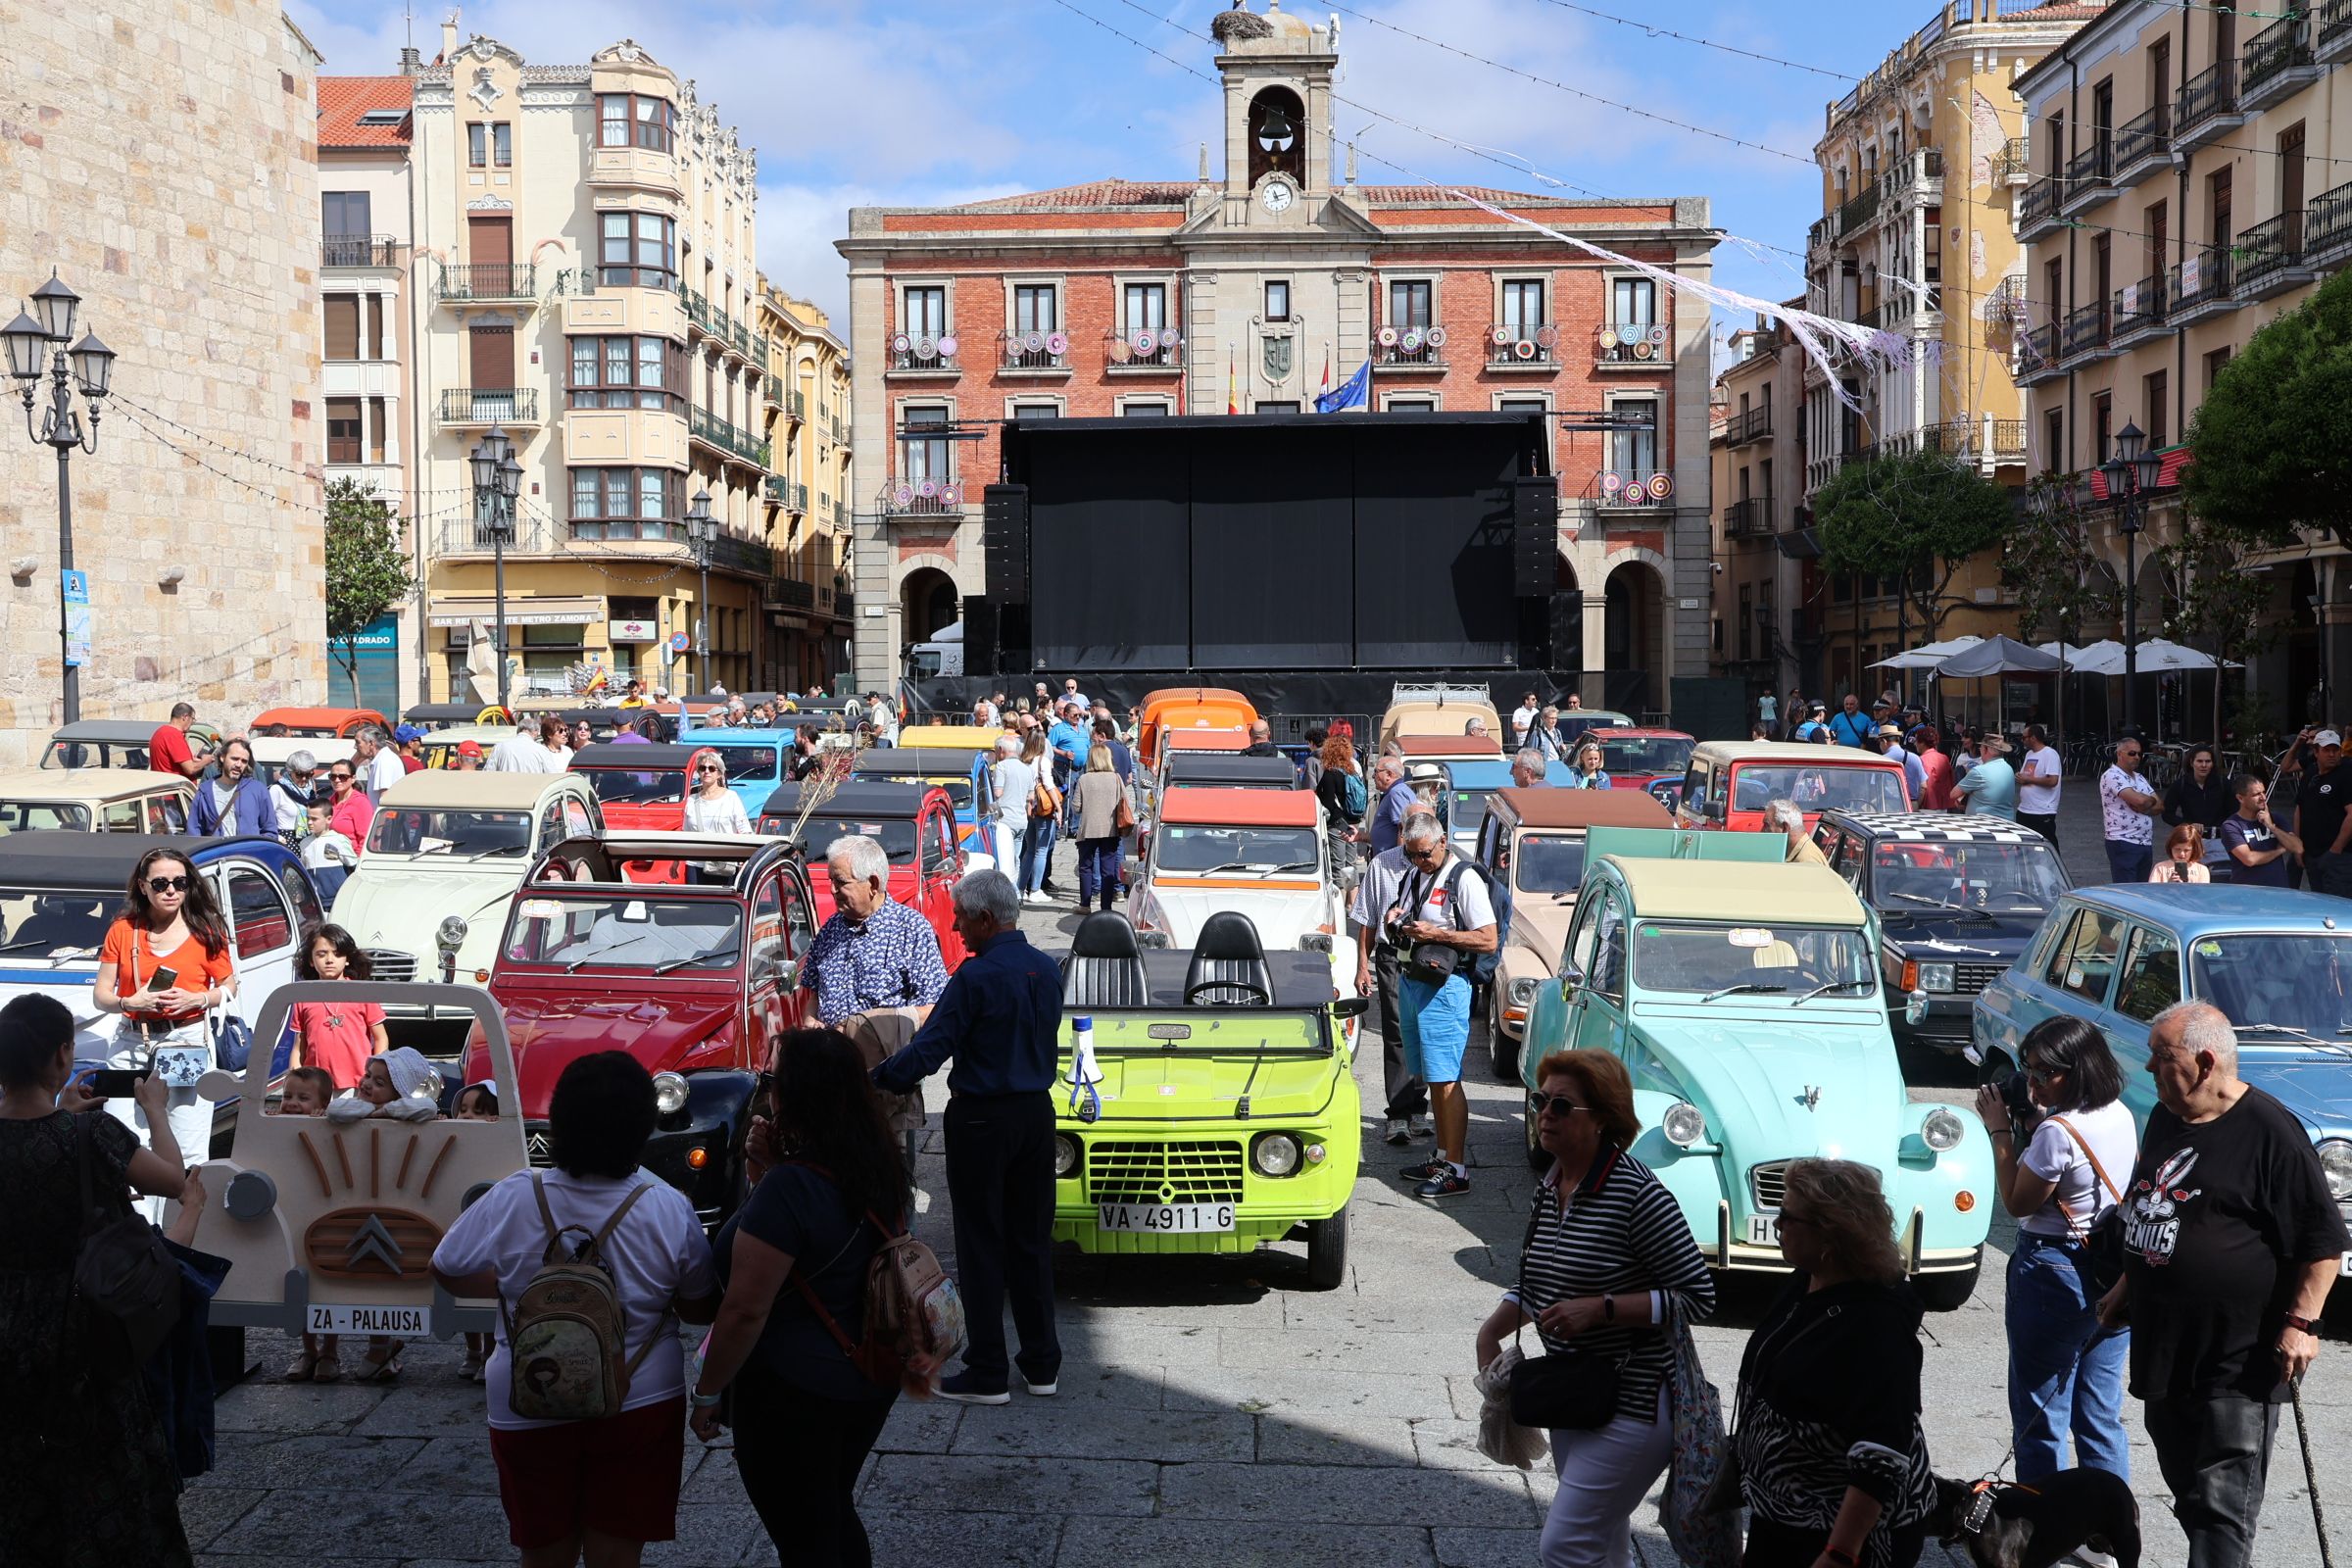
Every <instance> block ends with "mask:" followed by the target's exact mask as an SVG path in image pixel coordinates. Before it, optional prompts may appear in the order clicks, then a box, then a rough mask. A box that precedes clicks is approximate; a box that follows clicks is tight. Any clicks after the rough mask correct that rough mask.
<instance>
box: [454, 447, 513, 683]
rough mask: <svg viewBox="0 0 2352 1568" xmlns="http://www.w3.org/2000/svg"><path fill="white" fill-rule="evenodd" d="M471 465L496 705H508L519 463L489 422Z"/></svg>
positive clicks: (471, 455)
mask: <svg viewBox="0 0 2352 1568" xmlns="http://www.w3.org/2000/svg"><path fill="white" fill-rule="evenodd" d="M466 463H467V465H468V466H470V467H471V468H472V469H473V525H474V531H475V532H476V533H478V534H480V535H483V536H485V537H487V538H488V539H489V541H490V558H491V572H492V575H491V583H492V592H493V593H495V594H496V596H497V607H498V608H497V614H498V706H499V707H501V708H504V707H506V706H507V542H508V541H509V540H511V539H513V538H514V537H515V497H517V496H519V495H521V494H522V465H521V463H519V462H518V461H516V459H515V443H514V442H512V441H510V440H508V439H507V432H506V431H505V430H504V429H503V428H501V427H500V426H498V425H495V424H494V425H492V426H491V427H490V429H489V431H488V432H487V433H486V434H484V435H483V437H482V438H481V440H479V441H477V442H475V443H474V447H473V451H472V452H470V453H468V454H467V455H466Z"/></svg>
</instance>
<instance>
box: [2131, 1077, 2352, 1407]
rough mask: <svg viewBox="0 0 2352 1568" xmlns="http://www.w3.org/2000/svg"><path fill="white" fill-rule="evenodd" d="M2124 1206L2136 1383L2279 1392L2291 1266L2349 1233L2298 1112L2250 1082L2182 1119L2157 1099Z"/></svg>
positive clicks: (2138, 1391) (2268, 1395) (2143, 1391)
mask: <svg viewBox="0 0 2352 1568" xmlns="http://www.w3.org/2000/svg"><path fill="white" fill-rule="evenodd" d="M2123 1206H2124V1268H2125V1272H2126V1274H2127V1275H2128V1276H2129V1277H2130V1279H2131V1393H2132V1394H2133V1396H2135V1397H2139V1398H2142V1399H2157V1398H2165V1397H2174V1396H2185V1395H2200V1394H2209V1393H2213V1392H2217V1391H2221V1390H2235V1391H2237V1392H2238V1393H2241V1394H2243V1395H2245V1396H2246V1397H2248V1398H2253V1399H2272V1400H2276V1399H2283V1398H2284V1397H2286V1389H2285V1386H2284V1384H2282V1383H2281V1382H2280V1380H2279V1376H2278V1357H2277V1356H2276V1355H2275V1354H2274V1353H2273V1351H2274V1350H2275V1348H2277V1346H2278V1333H2279V1330H2280V1328H2281V1326H2282V1314H2283V1313H2284V1312H2285V1310H2286V1307H2287V1304H2288V1302H2289V1301H2290V1300H2291V1299H2293V1296H2294V1290H2295V1283H2296V1278H2297V1276H2298V1274H2299V1273H2300V1272H2301V1266H2302V1265H2303V1264H2305V1263H2313V1262H2318V1261H2319V1260H2320V1259H2322V1258H2332V1257H2334V1256H2336V1255H2337V1254H2339V1253H2340V1252H2342V1251H2343V1250H2344V1249H2345V1248H2346V1246H2347V1245H2352V1244H2347V1242H2346V1240H2345V1235H2344V1221H2343V1216H2342V1215H2340V1214H2338V1213H2337V1212H2336V1208H2335V1202H2334V1201H2333V1200H2332V1199H2331V1198H2330V1197H2329V1196H2328V1192H2327V1175H2326V1173H2325V1172H2323V1171H2322V1170H2321V1169H2320V1158H2319V1155H2318V1154H2316V1153H2314V1152H2312V1147H2311V1139H2310V1137H2309V1135H2307V1134H2306V1133H2305V1132H2304V1130H2303V1124H2302V1123H2301V1122H2299V1121H2297V1120H2295V1118H2294V1116H2293V1115H2292V1114H2291V1113H2290V1112H2289V1111H2288V1110H2287V1109H2286V1107H2285V1106H2283V1105H2281V1104H2279V1103H2278V1101H2276V1100H2274V1099H2272V1098H2271V1097H2270V1096H2269V1095H2266V1094H2264V1093H2263V1092H2262V1091H2261V1090H2259V1089H2248V1090H2247V1091H2246V1092H2245V1095H2244V1096H2243V1097H2242V1098H2241V1099H2240V1100H2239V1101H2238V1103H2236V1104H2234V1105H2232V1106H2230V1107H2229V1109H2228V1110H2226V1111H2224V1112H2223V1113H2222V1114H2221V1115H2219V1116H2217V1117H2215V1118H2214V1119H2213V1120H2212V1121H2208V1122H2198V1123H2195V1124H2193V1125H2192V1124H2190V1123H2187V1122H2183V1121H2182V1120H2181V1119H2180V1117H2178V1116H2176V1115H2174V1114H2173V1113H2172V1112H2171V1111H2170V1110H2167V1109H2166V1108H2165V1107H2164V1106H2162V1105H2158V1106H2157V1107H2156V1108H2155V1109H2154V1110H2151V1111H2150V1112H2148V1128H2147V1133H2146V1136H2145V1137H2143V1138H2142V1139H2141V1140H2140V1145H2139V1160H2138V1163H2137V1164H2136V1165H2135V1166H2133V1168H2132V1171H2131V1186H2130V1187H2129V1188H2127V1189H2126V1190H2125V1193H2124V1205H2123Z"/></svg>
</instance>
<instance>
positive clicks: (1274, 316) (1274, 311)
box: [1266, 277, 1291, 321]
mask: <svg viewBox="0 0 2352 1568" xmlns="http://www.w3.org/2000/svg"><path fill="white" fill-rule="evenodd" d="M1266 319H1267V320H1269V321H1287V320H1289V319H1291V285H1290V282H1289V281H1288V280H1287V279H1285V278H1279V277H1277V278H1271V279H1269V280H1268V281H1267V283H1266Z"/></svg>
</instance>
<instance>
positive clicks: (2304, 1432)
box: [2286, 1378, 2335, 1568]
mask: <svg viewBox="0 0 2352 1568" xmlns="http://www.w3.org/2000/svg"><path fill="white" fill-rule="evenodd" d="M2286 1387H2287V1392H2288V1393H2289V1394H2290V1395H2291V1396H2293V1397H2294V1401H2295V1441H2296V1442H2297V1443H2299V1444H2300V1445H2302V1448H2303V1479H2304V1480H2305V1481H2306V1482H2307V1483H2308V1484H2309V1485H2310V1487H2311V1524H2312V1528H2313V1529H2314V1530H2316V1531H2318V1532H2319V1536H2320V1568H2335V1555H2334V1553H2332V1552H2331V1551H2329V1550H2328V1548H2327V1509H2326V1508H2325V1507H2323V1506H2321V1504H2320V1472H2319V1467H2318V1466H2316V1465H2315V1464H2313V1463H2312V1459H2311V1427H2310V1425H2309V1423H2307V1422H2306V1421H2305V1420H2304V1419H2303V1380H2302V1379H2301V1378H2297V1379H2295V1380H2294V1381H2293V1382H2291V1383H2289V1384H2288V1385H2287V1386H2286Z"/></svg>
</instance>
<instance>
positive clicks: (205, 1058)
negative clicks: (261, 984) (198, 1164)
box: [90, 849, 237, 1220]
mask: <svg viewBox="0 0 2352 1568" xmlns="http://www.w3.org/2000/svg"><path fill="white" fill-rule="evenodd" d="M236 990H237V981H236V973H235V970H234V969H233V968H232V967H231V965H230V963H229V954H228V926H227V923H226V922H225V921H223V920H222V919H221V911H220V909H219V907H216V906H215V905H214V903H213V890H212V888H211V887H210V886H209V885H208V884H207V883H206V882H205V880H204V878H203V877H201V876H199V875H197V874H196V871H195V868H194V867H192V866H190V865H189V864H188V862H187V861H186V860H185V859H184V858H181V856H180V853H179V852H178V851H177V850H168V849H153V850H149V851H148V852H147V853H146V854H145V855H142V856H140V857H139V863H138V864H137V865H136V866H134V867H132V869H131V873H130V884H129V886H128V887H127V888H126V889H125V890H124V895H123V911H122V912H121V913H120V914H118V915H116V916H115V923H114V924H113V925H112V926H110V927H108V929H107V933H106V940H105V942H104V943H102V944H101V945H100V946H99V949H98V975H97V979H96V980H95V981H94V982H92V984H91V987H90V995H91V998H92V1000H93V1001H94V1002H95V1003H96V1004H97V1006H98V1010H99V1011H101V1012H112V1013H119V1014H121V1015H122V1019H123V1021H122V1023H121V1024H120V1025H119V1026H117V1028H116V1030H115V1038H114V1044H113V1048H112V1050H111V1051H110V1052H109V1053H108V1055H107V1058H106V1064H107V1065H108V1066H109V1067H114V1068H125V1067H127V1068H133V1069H137V1070H141V1071H147V1070H152V1071H153V1072H154V1074H155V1076H156V1077H158V1078H160V1079H162V1080H163V1081H164V1084H165V1086H166V1087H167V1088H168V1089H169V1091H170V1094H169V1096H168V1097H167V1099H166V1102H165V1107H166V1108H165V1112H164V1113H165V1115H166V1116H168V1117H169V1118H170V1119H171V1123H172V1144H173V1146H174V1147H176V1148H177V1149H178V1150H180V1151H181V1152H185V1153H188V1154H193V1155H201V1154H203V1153H204V1152H206V1151H207V1150H209V1149H210V1148H211V1147H212V1121H213V1105H212V1102H211V1101H209V1100H203V1099H200V1098H198V1096H197V1092H196V1084H197V1080H199V1079H200V1078H202V1077H203V1076H204V1074H205V1071H206V1070H207V1069H208V1068H210V1067H211V1066H212V1064H213V1042H212V1037H211V1034H210V1032H209V1031H208V1030H207V1029H206V1028H205V1022H204V1019H205V1013H206V1012H207V1011H209V1010H210V1009H211V1008H214V1007H217V1006H220V1005H221V1004H222V1003H224V1002H226V1001H227V1000H228V999H229V998H230V997H232V996H234V995H236ZM106 1108H107V1109H108V1110H109V1111H111V1112H112V1113H113V1114H114V1115H115V1116H116V1117H117V1118H118V1119H119V1120H121V1121H122V1122H123V1124H124V1125H125V1126H127V1127H129V1128H130V1129H131V1130H132V1131H133V1132H135V1133H137V1134H138V1135H139V1141H140V1142H141V1143H143V1144H144V1143H148V1142H150V1133H149V1129H150V1127H151V1125H152V1124H151V1122H150V1121H149V1118H148V1115H147V1110H146V1107H145V1106H144V1104H142V1103H139V1102H136V1101H131V1102H124V1101H121V1100H110V1101H108V1102H107V1106H106ZM147 1217H148V1218H149V1219H155V1220H160V1219H161V1218H162V1217H163V1204H162V1203H161V1202H160V1201H149V1203H148V1205H147Z"/></svg>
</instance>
